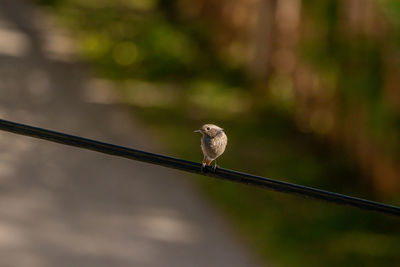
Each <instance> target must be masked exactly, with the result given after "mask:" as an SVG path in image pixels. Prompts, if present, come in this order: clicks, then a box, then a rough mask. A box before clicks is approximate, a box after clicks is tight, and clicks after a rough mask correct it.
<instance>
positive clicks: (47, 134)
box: [0, 119, 400, 216]
mask: <svg viewBox="0 0 400 267" xmlns="http://www.w3.org/2000/svg"><path fill="white" fill-rule="evenodd" d="M0 130H3V131H8V132H12V133H16V134H20V135H27V136H32V137H36V138H40V139H44V140H48V141H52V142H56V143H60V144H64V145H69V146H75V147H81V148H84V149H89V150H93V151H97V152H101V153H105V154H110V155H114V156H119V157H124V158H128V159H132V160H138V161H144V162H148V163H152V164H156V165H161V166H164V167H168V168H174V169H179V170H182V171H187V172H192V173H197V174H201V175H206V176H211V177H214V178H220V179H226V180H230V181H235V182H239V183H245V184H250V185H255V186H260V187H265V188H269V189H273V190H276V191H281V192H286V193H295V194H299V195H302V196H306V197H312V198H315V199H319V200H325V201H330V202H334V203H337V204H343V205H349V206H353V207H357V208H360V209H366V210H373V211H378V212H382V213H385V214H391V215H395V216H400V207H396V206H391V205H388V204H383V203H379V202H374V201H370V200H366V199H361V198H356V197H351V196H347V195H342V194H338V193H333V192H329V191H324V190H320V189H316V188H312V187H307V186H302V185H297V184H292V183H287V182H282V181H278V180H273V179H269V178H265V177H261V176H256V175H251V174H246V173H242V172H237V171H233V170H228V169H223V168H217V169H216V170H215V172H214V171H213V169H212V167H208V166H207V167H206V170H205V171H202V165H201V164H200V163H196V162H192V161H187V160H183V159H177V158H173V157H168V156H163V155H159V154H155V153H149V152H145V151H141V150H137V149H132V148H127V147H123V146H117V145H113V144H107V143H103V142H100V141H96V140H91V139H87V138H82V137H78V136H73V135H69V134H64V133H60V132H55V131H50V130H46V129H42V128H37V127H33V126H29V125H24V124H20V123H15V122H11V121H6V120H2V119H0Z"/></svg>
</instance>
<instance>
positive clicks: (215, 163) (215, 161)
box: [213, 159, 218, 172]
mask: <svg viewBox="0 0 400 267" xmlns="http://www.w3.org/2000/svg"><path fill="white" fill-rule="evenodd" d="M217 167H218V166H217V160H216V159H215V160H214V167H213V169H214V172H215V170H216V169H217Z"/></svg>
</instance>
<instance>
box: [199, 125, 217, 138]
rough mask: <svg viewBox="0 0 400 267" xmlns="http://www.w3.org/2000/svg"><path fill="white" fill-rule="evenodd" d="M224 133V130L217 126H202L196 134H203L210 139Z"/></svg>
mask: <svg viewBox="0 0 400 267" xmlns="http://www.w3.org/2000/svg"><path fill="white" fill-rule="evenodd" d="M223 131H224V129H222V128H221V127H218V126H217V125H214V124H204V125H203V126H201V128H200V129H199V130H196V131H195V132H196V133H201V134H202V135H206V136H209V137H215V136H217V135H218V134H220V133H221V132H223Z"/></svg>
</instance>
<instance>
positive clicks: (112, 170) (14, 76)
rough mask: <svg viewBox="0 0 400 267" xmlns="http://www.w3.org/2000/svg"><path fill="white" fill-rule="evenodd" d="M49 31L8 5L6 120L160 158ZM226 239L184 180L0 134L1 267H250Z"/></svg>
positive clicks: (2, 112) (4, 12) (0, 78)
mask: <svg viewBox="0 0 400 267" xmlns="http://www.w3.org/2000/svg"><path fill="white" fill-rule="evenodd" d="M49 25H51V23H48V18H46V17H45V16H43V14H40V13H38V10H36V9H34V8H33V7H32V6H30V5H29V4H28V2H27V1H22V0H0V117H2V118H4V119H8V120H15V121H17V122H21V123H27V124H32V125H36V126H39V127H44V128H49V129H54V130H58V131H64V132H67V133H70V134H75V135H81V136H84V137H88V138H94V139H99V140H104V141H106V142H112V143H116V144H121V145H126V146H132V147H137V148H139V149H149V150H152V151H157V149H156V148H155V146H152V145H151V144H150V143H149V142H150V140H148V138H147V137H146V133H145V130H144V129H143V128H141V127H140V126H139V125H138V124H137V123H136V122H134V121H132V119H131V118H130V117H129V116H127V113H126V112H124V111H123V110H122V108H121V107H118V106H117V105H115V104H110V101H111V100H112V95H110V93H111V92H109V91H107V86H106V84H105V83H104V82H99V81H95V80H91V79H90V78H89V75H88V71H87V70H85V68H84V66H82V65H80V64H78V63H76V62H74V61H73V59H74V57H73V55H72V52H73V49H71V47H70V46H69V44H68V42H67V41H66V40H65V38H64V36H63V35H62V34H61V33H60V32H59V30H57V31H55V30H54V29H53V28H52V27H50V26H49ZM188 130H191V129H188ZM227 228H228V227H227V226H226V225H225V224H224V222H223V220H222V219H221V218H220V216H219V215H218V213H216V212H215V211H214V210H213V209H212V207H210V206H209V205H208V204H207V203H206V202H205V201H204V200H203V199H202V198H201V197H200V196H199V195H198V194H196V191H195V190H194V188H192V187H191V185H190V183H189V182H187V178H185V177H183V175H182V174H181V173H179V172H177V171H172V170H168V169H165V168H162V167H156V166H152V165H148V164H144V163H139V162H134V161H129V160H124V159H120V158H115V157H110V156H106V155H102V154H98V153H94V152H89V151H84V150H80V149H76V148H70V147H66V146H62V145H58V144H54V143H48V142H45V141H40V140H35V139H32V138H28V137H21V136H16V135H13V134H9V133H3V132H0V266H19V267H21V266H29V267H35V266H40V267H47V266H49V267H50V266H51V267H53V266H68V267H69V266H113V267H116V266H174V267H176V266H185V267H187V266H253V263H252V260H250V259H249V256H248V255H247V254H246V253H245V252H244V249H243V248H242V247H241V245H240V244H239V243H238V242H237V240H235V238H233V237H232V233H231V232H230V231H229V230H227Z"/></svg>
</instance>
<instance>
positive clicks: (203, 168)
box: [201, 156, 207, 172]
mask: <svg viewBox="0 0 400 267" xmlns="http://www.w3.org/2000/svg"><path fill="white" fill-rule="evenodd" d="M206 165H207V157H206V156H204V158H203V163H202V164H201V171H202V172H206Z"/></svg>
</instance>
